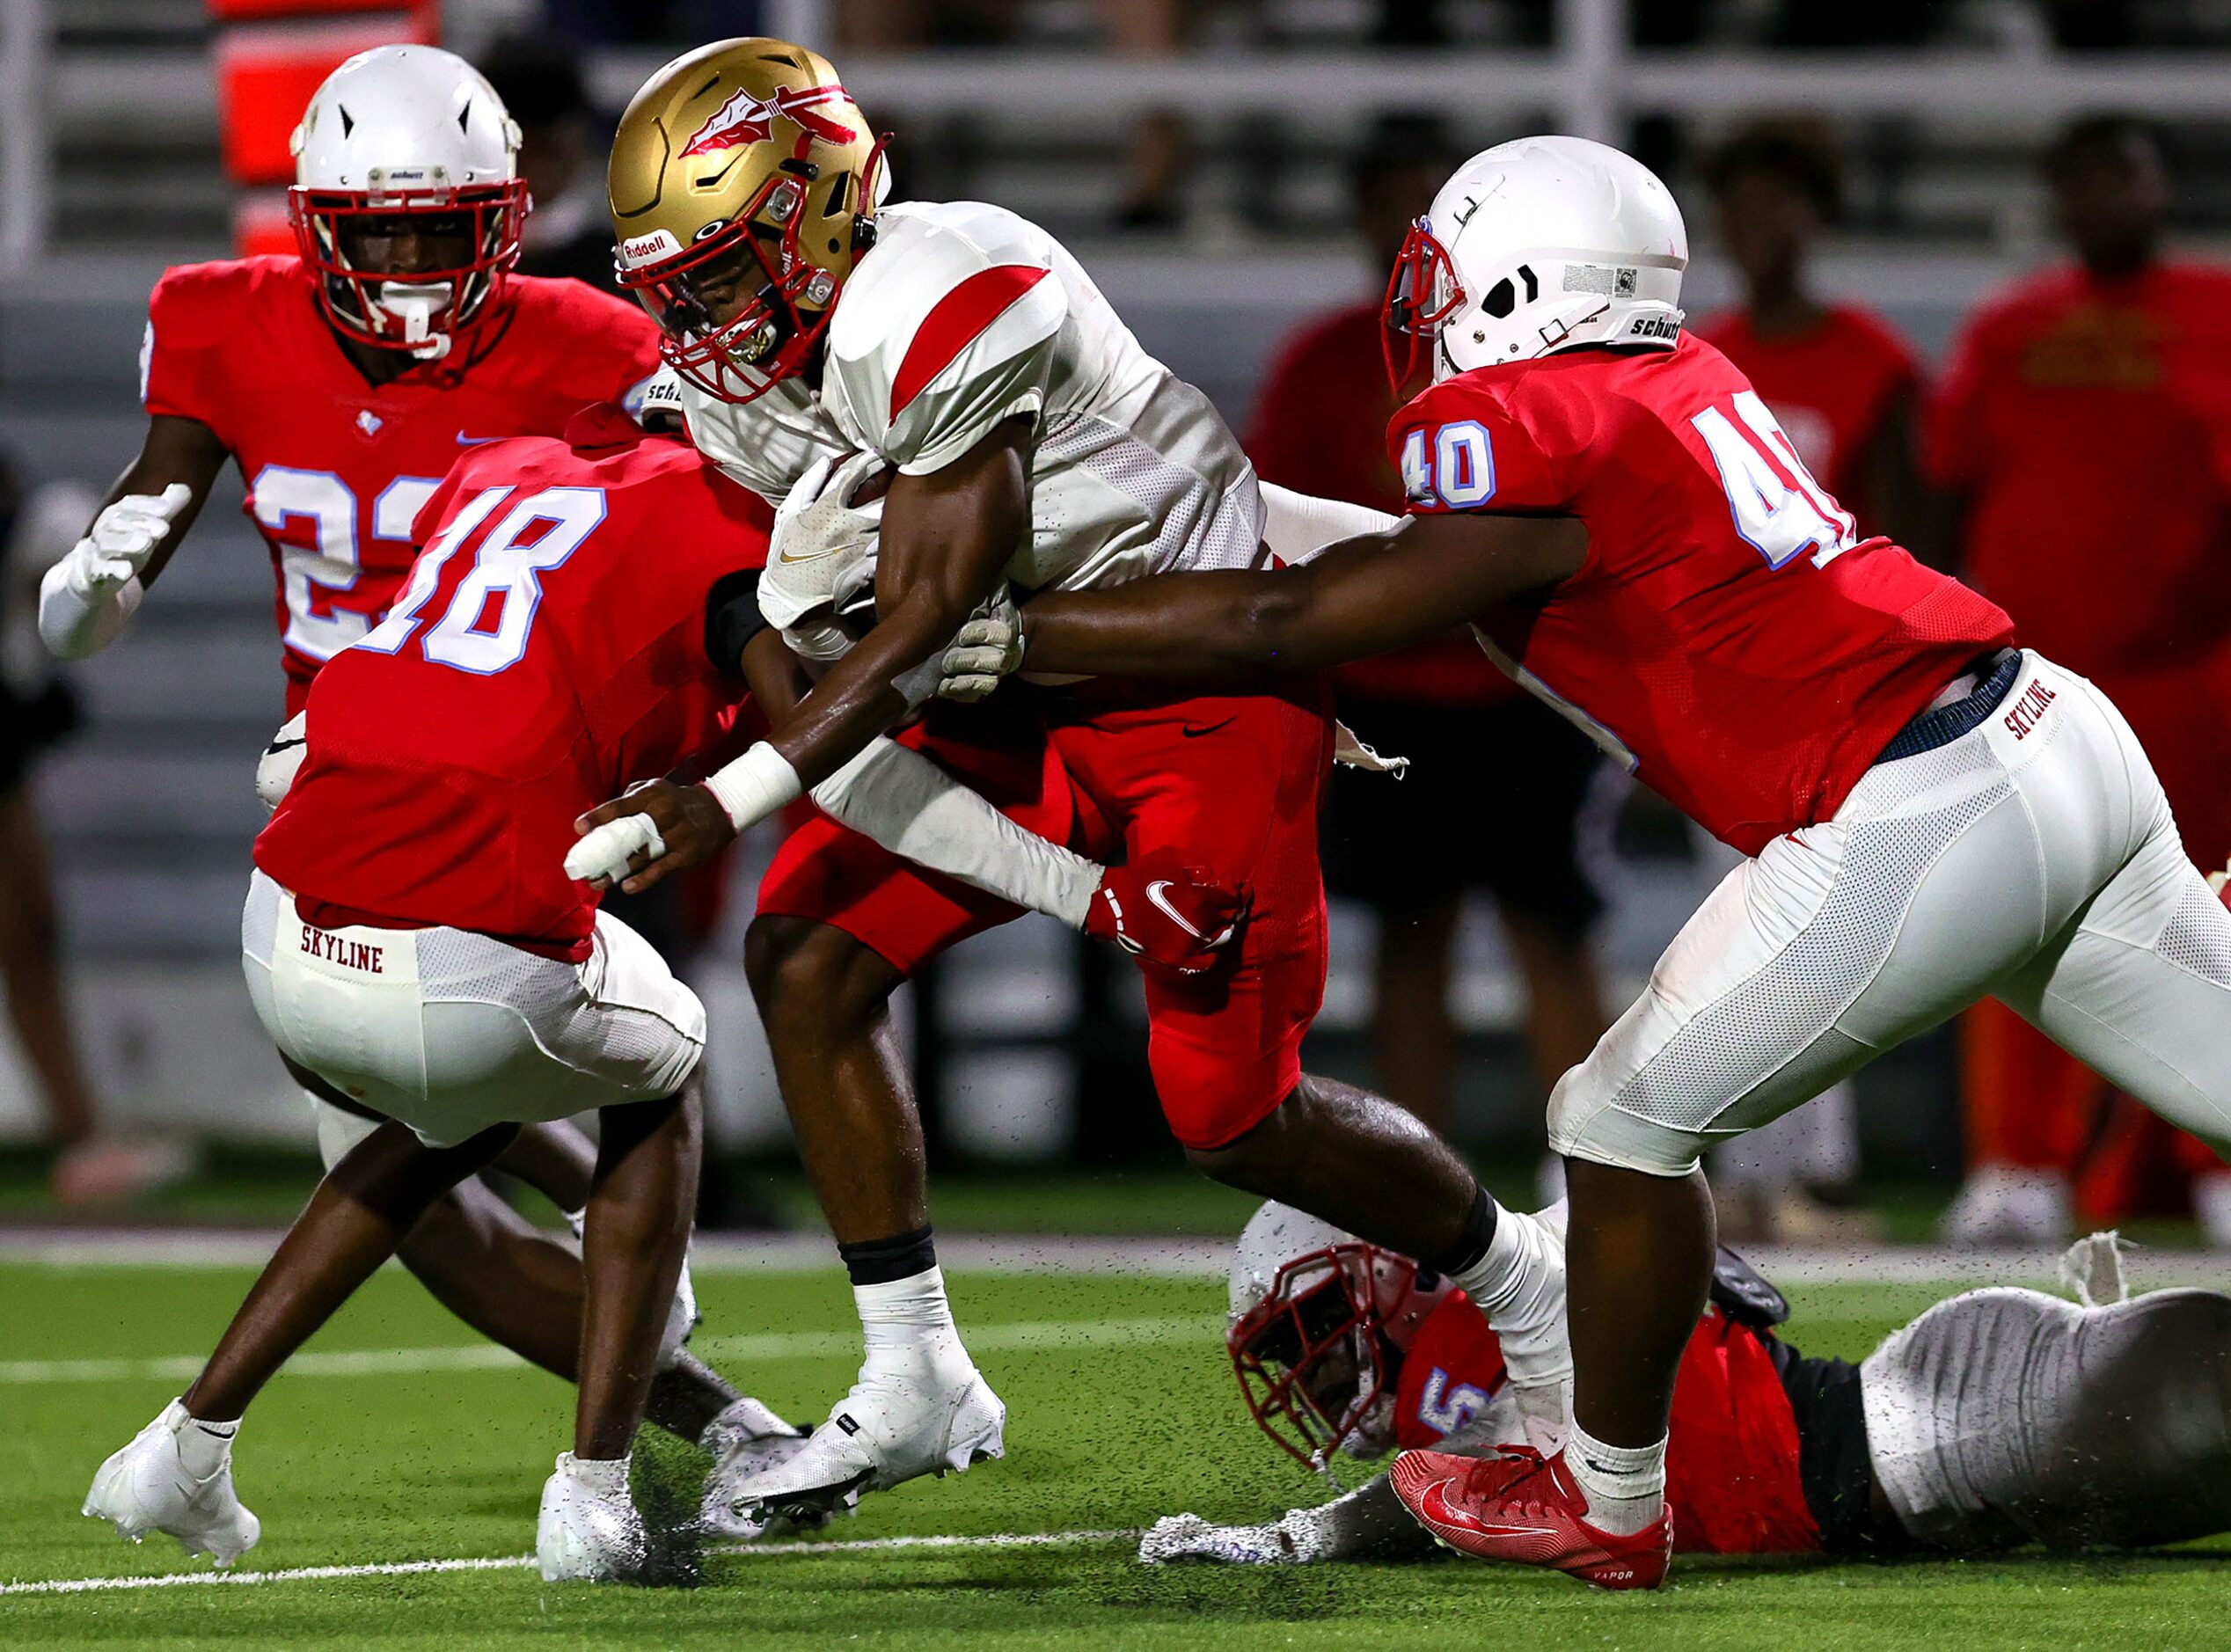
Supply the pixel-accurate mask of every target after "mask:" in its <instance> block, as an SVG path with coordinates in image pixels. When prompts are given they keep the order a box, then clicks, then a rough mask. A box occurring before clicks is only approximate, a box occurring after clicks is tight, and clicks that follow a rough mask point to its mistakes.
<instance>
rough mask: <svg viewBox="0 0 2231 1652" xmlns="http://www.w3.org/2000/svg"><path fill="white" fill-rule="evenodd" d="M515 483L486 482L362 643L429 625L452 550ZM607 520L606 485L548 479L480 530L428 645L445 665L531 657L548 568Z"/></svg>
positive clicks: (479, 667) (505, 663)
mask: <svg viewBox="0 0 2231 1652" xmlns="http://www.w3.org/2000/svg"><path fill="white" fill-rule="evenodd" d="M512 491H513V490H512V489H511V488H510V487H508V486H504V487H489V488H484V489H482V490H481V491H480V492H479V493H477V494H475V495H474V496H473V498H472V501H470V502H469V503H468V504H466V505H465V506H464V508H463V509H461V510H459V511H458V512H457V515H454V516H452V517H450V522H449V525H448V526H447V527H445V528H443V530H442V531H441V532H440V533H439V534H437V535H435V538H434V542H433V543H432V544H431V545H428V546H427V547H426V549H425V550H424V551H422V552H420V553H419V559H418V560H417V561H416V562H413V564H412V565H411V578H410V582H409V583H408V584H406V586H405V587H404V588H403V594H402V595H401V596H399V597H397V598H396V599H395V606H394V607H392V608H391V609H389V610H387V618H384V619H383V620H381V621H380V622H379V624H378V625H375V626H374V627H373V628H372V631H371V634H370V635H369V636H367V637H366V638H365V639H364V640H362V642H359V643H358V644H357V645H356V646H357V647H359V648H367V649H369V650H370V651H371V652H373V653H375V654H394V653H396V652H398V651H399V649H401V647H403V645H404V644H405V643H406V642H408V641H409V640H411V637H412V635H413V632H416V631H417V630H418V628H419V616H420V613H421V610H423V609H425V608H426V607H427V605H428V603H431V602H432V601H433V600H434V598H435V596H436V595H437V594H438V593H439V592H440V590H441V588H442V587H443V583H444V580H443V572H444V570H445V569H446V568H447V567H448V566H449V563H450V559H451V558H452V557H454V556H456V555H457V552H459V551H461V550H463V549H464V545H465V544H466V542H467V541H469V540H471V539H472V538H473V537H475V536H476V535H478V534H479V530H480V529H481V528H482V527H483V526H484V525H485V524H486V523H487V522H488V520H489V519H490V518H491V517H493V516H494V515H495V513H496V510H497V508H499V507H500V506H501V505H502V504H503V502H504V501H506V500H508V499H509V498H510V497H511V493H512ZM603 520H604V490H603V488H601V487H545V488H544V489H542V490H541V491H540V492H539V493H530V494H528V495H527V497H526V498H524V499H523V500H521V501H519V502H518V503H517V504H516V505H514V506H512V508H510V509H509V510H508V511H506V512H505V513H504V514H503V515H502V517H501V519H500V520H498V521H497V522H496V524H495V526H494V528H492V529H490V530H488V532H487V533H486V535H485V536H482V537H480V549H479V553H478V554H477V555H476V556H475V557H474V558H473V561H472V569H471V570H470V571H469V572H468V573H466V574H465V575H464V577H463V578H462V579H460V580H458V581H457V586H456V588H455V589H454V590H453V591H452V592H451V593H450V601H449V605H448V606H447V607H445V608H444V609H443V610H442V617H441V618H439V619H437V620H435V622H434V624H433V625H431V626H430V627H429V628H428V630H427V632H426V634H425V636H424V637H423V638H421V640H420V642H419V652H420V653H421V654H424V655H425V656H426V658H427V659H428V660H429V661H431V662H433V663H435V665H446V666H448V667H450V668H451V669H454V670H458V671H470V672H472V674H473V675H474V676H494V675H495V674H496V673H497V672H499V671H507V670H509V669H511V668H512V667H513V666H515V665H516V664H518V663H519V662H520V661H521V660H523V659H524V658H525V657H526V654H527V637H528V633H529V632H530V631H531V630H532V629H533V627H534V623H535V610H536V609H537V608H538V607H539V606H540V605H541V603H542V576H543V575H544V574H547V573H549V572H550V571H551V570H552V568H555V567H558V566H559V565H560V564H561V563H563V562H564V561H565V559H567V557H569V556H571V555H573V553H574V552H575V551H577V550H579V549H580V548H581V544H582V540H584V539H586V538H588V537H589V535H590V534H591V533H592V532H594V531H595V530H596V524H597V523H600V522H602V521H603Z"/></svg>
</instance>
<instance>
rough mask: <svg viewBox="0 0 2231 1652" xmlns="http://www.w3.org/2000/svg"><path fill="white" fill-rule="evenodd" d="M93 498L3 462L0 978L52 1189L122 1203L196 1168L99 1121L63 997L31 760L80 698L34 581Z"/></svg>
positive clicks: (75, 1201) (65, 727) (67, 727)
mask: <svg viewBox="0 0 2231 1652" xmlns="http://www.w3.org/2000/svg"><path fill="white" fill-rule="evenodd" d="M97 503H98V501H96V500H95V499H93V498H92V497H91V494H90V493H87V492H86V491H85V490H84V489H81V488H76V487H64V486H55V487H47V488H38V489H26V487H25V486H23V484H22V482H21V480H20V479H18V476H17V474H16V472H15V470H14V468H13V467H12V466H11V464H8V462H7V461H6V460H5V459H4V458H0V859H4V861H5V864H6V866H7V868H8V875H7V876H6V877H5V878H0V975H4V976H5V977H6V987H7V996H8V1019H9V1020H10V1021H11V1023H12V1024H13V1025H14V1027H15V1033H16V1042H17V1045H18V1049H20V1050H21V1051H22V1053H23V1056H24V1059H25V1060H26V1062H27V1063H28V1064H29V1065H30V1067H31V1070H32V1074H33V1078H35V1079H36V1080H37V1082H38V1085H39V1088H40V1093H41V1095H42V1097H43V1099H44V1100H45V1103H46V1107H47V1137H48V1142H49V1143H50V1144H52V1145H53V1146H54V1147H55V1150H56V1154H55V1166H54V1191H55V1198H56V1199H57V1200H58V1201H60V1202H62V1203H63V1204H68V1205H83V1204H99V1203H106V1202H112V1201H114V1200H118V1199H123V1198H128V1197H129V1196H131V1195H134V1194H138V1193H144V1192H147V1191H149V1190H150V1189H152V1188H158V1187H163V1186H166V1185H168V1184H170V1183H172V1182H174V1181H179V1180H180V1179H182V1178H183V1177H184V1176H185V1175H186V1174H187V1172H188V1171H189V1170H191V1169H192V1167H193V1166H192V1161H191V1155H190V1154H189V1152H188V1151H187V1148H186V1147H185V1145H184V1144H182V1143H179V1142H177V1141H172V1140H164V1139H153V1138H148V1139H135V1138H129V1137H121V1136H117V1135H114V1134H111V1133H109V1132H107V1131H106V1130H104V1129H103V1128H102V1125H101V1120H100V1107H99V1104H98V1103H97V1102H96V1101H95V1100H94V1097H93V1091H92V1086H91V1083H90V1082H89V1081H88V1080H87V1078H86V1077H85V1070H84V1064H82V1063H81V1061H80V1060H79V1058H78V1052H77V1034H76V1033H75V1031H74V1030H73V1027H72V1026H71V1021H70V1015H69V1001H68V999H67V998H66V997H65V996H64V994H63V992H62V957H61V938H60V930H59V925H57V924H56V922H55V890H54V880H53V876H52V874H51V872H50V871H49V869H48V862H47V844H46V839H45V837H44V835H43V834H42V833H41V832H40V827H39V815H38V809H37V806H36V803H35V802H34V800H33V797H32V793H31V770H32V766H33V764H35V763H36V762H37V761H38V759H39V757H40V754H42V753H43V752H45V751H47V750H48V749H51V748H53V747H54V746H55V745H56V744H58V743H59V742H62V740H64V739H66V738H67V737H68V736H69V734H70V732H71V730H73V729H74V728H75V727H77V701H76V699H75V698H73V697H72V696H71V694H70V692H69V686H68V685H67V684H66V683H63V682H62V680H61V679H60V678H59V677H57V676H55V675H54V672H53V669H52V668H53V662H52V661H51V660H50V659H49V658H48V655H47V652H46V650H45V649H44V648H43V647H41V646H40V642H39V639H38V632H37V630H36V628H35V627H34V626H33V624H32V618H31V617H32V615H33V613H34V612H35V611H36V610H37V607H38V601H39V596H38V591H39V581H40V576H41V575H43V574H45V573H46V571H47V569H48V567H49V566H50V565H51V564H52V563H53V562H54V561H55V559H56V558H58V557H60V556H61V555H62V554H63V553H64V552H67V551H68V550H69V547H70V546H71V545H73V544H75V543H76V542H77V536H78V534H79V532H80V531H81V530H83V529H84V525H85V523H87V522H89V521H91V518H92V515H93V510H94V508H95V506H96V505H97Z"/></svg>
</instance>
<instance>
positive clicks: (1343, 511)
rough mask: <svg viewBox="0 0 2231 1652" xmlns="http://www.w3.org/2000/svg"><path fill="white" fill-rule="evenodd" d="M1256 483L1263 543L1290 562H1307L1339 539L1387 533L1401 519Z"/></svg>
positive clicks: (1274, 484) (1281, 559) (1345, 503)
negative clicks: (1259, 494) (1259, 501)
mask: <svg viewBox="0 0 2231 1652" xmlns="http://www.w3.org/2000/svg"><path fill="white" fill-rule="evenodd" d="M1256 486H1257V491H1258V492H1260V493H1262V542H1263V544H1265V545H1269V547H1270V554H1271V555H1273V556H1275V557H1276V558H1277V559H1279V560H1280V561H1281V562H1284V563H1287V564H1289V565H1291V564H1294V563H1299V562H1307V561H1309V560H1311V559H1313V558H1314V557H1315V556H1316V554H1317V553H1318V552H1320V551H1322V550H1323V549H1324V548H1325V547H1326V546H1327V545H1337V544H1338V543H1339V542H1340V541H1341V540H1342V539H1353V538H1356V537H1357V536H1359V535H1362V534H1367V533H1386V532H1387V531H1389V530H1392V529H1393V528H1395V527H1397V526H1399V525H1400V524H1401V520H1402V519H1401V517H1400V516H1390V515H1387V514H1386V512H1385V511H1383V510H1373V509H1372V508H1371V507H1370V506H1369V505H1351V504H1350V503H1349V502H1348V501H1345V500H1340V499H1319V498H1317V497H1316V496H1315V495H1313V494H1310V493H1295V492H1294V491H1293V490H1292V489H1291V488H1290V487H1281V486H1278V485H1277V484H1276V482H1260V483H1258V484H1257V485H1256Z"/></svg>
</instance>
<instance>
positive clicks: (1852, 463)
mask: <svg viewBox="0 0 2231 1652" xmlns="http://www.w3.org/2000/svg"><path fill="white" fill-rule="evenodd" d="M1690 331H1691V332H1693V333H1695V334H1696V335H1697V336H1698V337H1699V338H1701V339H1702V340H1705V341H1706V342H1707V343H1708V344H1713V345H1716V346H1717V347H1719V350H1720V354H1721V355H1724V356H1726V357H1727V358H1728V360H1730V362H1734V363H1735V364H1736V367H1737V369H1739V370H1740V371H1741V372H1742V374H1743V376H1745V378H1747V379H1749V380H1750V381H1751V384H1752V389H1754V390H1756V391H1758V392H1759V395H1761V396H1763V397H1765V398H1766V402H1767V406H1769V407H1771V408H1773V409H1774V417H1775V418H1776V419H1777V420H1780V421H1781V428H1782V429H1783V430H1784V431H1785V432H1787V433H1788V437H1789V440H1790V441H1791V442H1793V443H1794V444H1795V445H1796V449H1797V457H1799V458H1801V459H1803V460H1804V462H1805V466H1806V468H1807V469H1809V470H1810V471H1812V473H1813V474H1814V475H1815V476H1817V477H1818V478H1819V479H1820V480H1821V482H1822V484H1823V485H1824V486H1826V488H1827V489H1828V491H1829V492H1830V493H1833V494H1834V495H1835V496H1836V498H1837V499H1838V500H1839V501H1841V502H1842V504H1843V505H1844V506H1845V508H1847V509H1849V510H1852V511H1854V512H1856V513H1857V515H1858V516H1859V519H1860V521H1861V522H1862V523H1865V524H1866V525H1868V526H1869V527H1874V526H1878V525H1879V524H1880V522H1881V516H1880V515H1879V512H1880V510H1881V508H1882V501H1880V500H1878V499H1876V498H1873V497H1872V496H1871V495H1870V494H1869V492H1868V487H1867V474H1866V472H1867V455H1868V453H1869V451H1870V450H1872V449H1873V447H1874V445H1875V441H1876V437H1877V436H1878V435H1881V434H1882V429H1883V421H1884V420H1885V419H1886V418H1888V417H1889V415H1890V412H1891V406H1892V405H1893V404H1894V403H1895V402H1896V401H1897V399H1898V397H1899V396H1901V395H1903V394H1905V392H1906V391H1910V390H1912V389H1913V386H1914V385H1915V384H1918V383H1919V382H1920V369H1919V368H1918V367H1917V366H1916V365H1915V362H1914V359H1913V351H1912V349H1910V348H1909V347H1907V345H1906V343H1905V340H1903V339H1901V338H1900V337H1898V334H1897V333H1896V332H1894V331H1893V330H1892V329H1891V325H1890V324H1889V323H1888V322H1886V321H1884V319H1883V318H1881V317H1879V316H1877V315H1876V314H1875V313H1874V312H1873V311H1867V310H1862V309H1860V308H1858V307H1857V306H1856V305H1852V304H1832V305H1831V306H1829V308H1828V311H1827V313H1826V314H1825V316H1824V317H1823V318H1822V319H1821V322H1820V325H1818V326H1817V327H1815V328H1813V329H1812V330H1811V331H1810V332H1809V333H1803V334H1802V335H1800V336H1798V337H1795V338H1773V339H1768V338H1761V337H1759V334H1758V333H1756V332H1755V331H1753V330H1752V325H1751V314H1750V312H1749V311H1745V310H1730V311H1723V313H1721V314H1719V315H1716V316H1713V317H1710V318H1707V319H1706V320H1704V321H1701V322H1700V323H1698V324H1697V325H1694V326H1693V327H1692V328H1691V329H1690Z"/></svg>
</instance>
